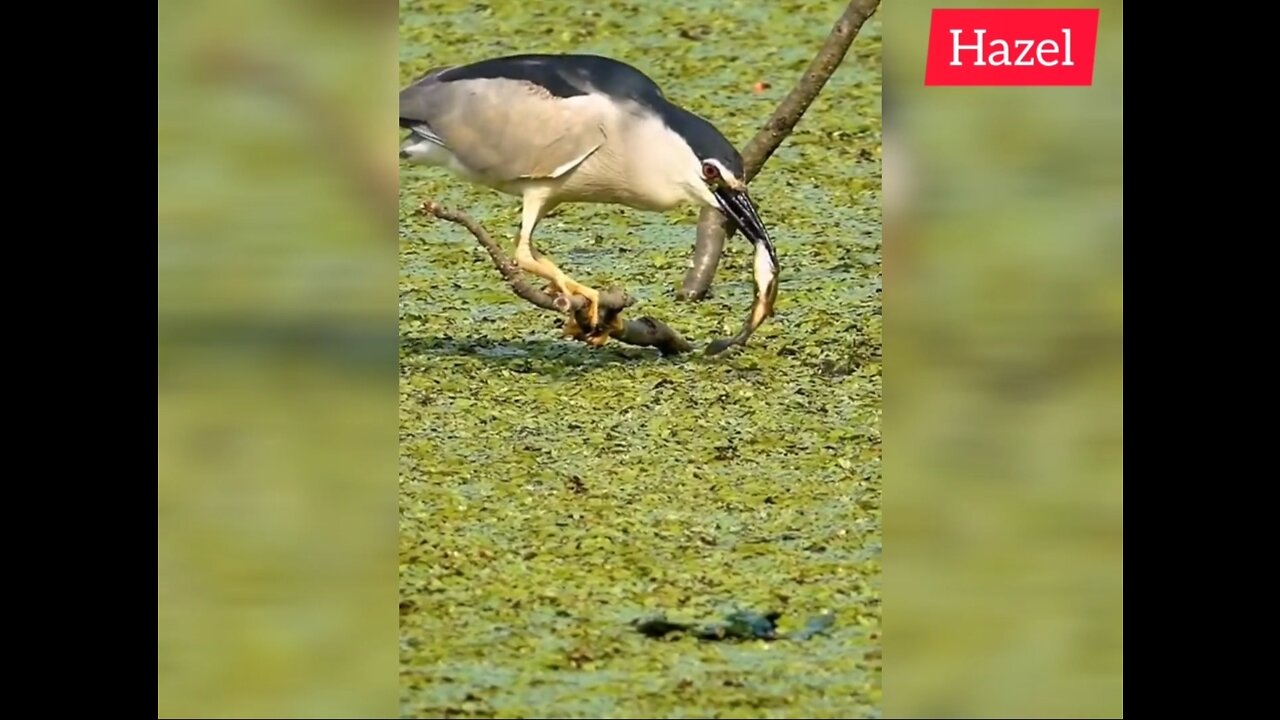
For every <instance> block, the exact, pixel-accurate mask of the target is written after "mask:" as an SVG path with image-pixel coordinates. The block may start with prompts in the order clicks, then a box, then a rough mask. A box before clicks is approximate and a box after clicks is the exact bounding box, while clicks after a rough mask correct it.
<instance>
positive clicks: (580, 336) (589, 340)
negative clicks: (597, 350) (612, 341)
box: [561, 313, 626, 347]
mask: <svg viewBox="0 0 1280 720" xmlns="http://www.w3.org/2000/svg"><path fill="white" fill-rule="evenodd" d="M625 327H626V323H624V322H623V320H622V318H621V317H620V316H619V315H618V314H616V313H615V314H614V315H613V317H611V318H610V320H609V323H608V325H607V326H606V327H603V328H599V329H597V330H595V331H588V330H587V329H585V328H583V327H582V326H581V325H579V324H578V320H577V318H576V317H575V316H573V315H569V317H567V318H565V322H564V328H563V329H562V330H561V332H562V334H563V335H564V336H565V337H567V338H571V339H573V340H581V341H582V342H585V343H586V344H588V345H590V346H591V347H601V346H603V345H604V344H605V343H607V342H609V338H611V337H615V336H617V335H621V334H622V331H623V329H624V328H625Z"/></svg>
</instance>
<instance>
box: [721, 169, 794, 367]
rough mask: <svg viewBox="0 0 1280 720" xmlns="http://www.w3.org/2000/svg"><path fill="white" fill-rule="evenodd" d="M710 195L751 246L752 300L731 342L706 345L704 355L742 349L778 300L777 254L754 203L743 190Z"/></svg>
mask: <svg viewBox="0 0 1280 720" xmlns="http://www.w3.org/2000/svg"><path fill="white" fill-rule="evenodd" d="M714 192H715V196H716V200H717V201H718V202H719V203H720V210H721V211H722V212H723V213H724V214H725V215H727V216H728V217H729V219H730V220H732V221H733V223H734V224H735V225H737V226H738V230H739V231H741V232H742V235H743V236H744V237H746V238H747V240H750V241H751V244H752V245H754V246H755V249H756V253H755V268H754V275H755V281H756V297H755V300H754V301H753V302H752V303H751V312H750V313H749V314H748V315H747V320H746V323H744V324H743V326H742V330H740V331H739V332H738V334H737V335H734V336H733V337H731V338H724V339H721V340H716V341H715V342H713V343H711V344H710V345H708V346H707V350H706V352H707V354H708V355H716V354H719V353H722V352H724V351H725V350H727V349H729V348H730V347H731V346H733V345H746V344H747V339H748V338H750V337H751V335H752V333H754V332H755V331H756V328H759V327H760V325H761V324H762V323H764V321H765V320H766V319H767V318H769V317H771V316H772V315H773V307H774V304H775V303H776V302H777V300H778V253H777V252H776V251H775V250H774V249H773V241H772V240H770V239H769V231H768V230H766V229H765V227H764V222H763V221H762V220H761V219H760V213H759V212H758V211H757V210H756V206H755V203H753V202H751V198H750V196H748V195H747V192H746V190H731V189H729V188H727V187H721V188H717V189H716V190H715V191H714Z"/></svg>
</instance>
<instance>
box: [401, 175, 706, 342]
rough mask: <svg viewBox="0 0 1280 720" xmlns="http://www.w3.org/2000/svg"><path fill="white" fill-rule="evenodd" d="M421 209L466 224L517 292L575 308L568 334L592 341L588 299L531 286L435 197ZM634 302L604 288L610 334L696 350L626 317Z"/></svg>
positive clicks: (603, 317)
mask: <svg viewBox="0 0 1280 720" xmlns="http://www.w3.org/2000/svg"><path fill="white" fill-rule="evenodd" d="M419 212H421V213H423V214H428V215H433V216H435V217H438V218H440V219H441V220H448V221H449V222H453V223H457V224H459V225H461V226H463V227H465V228H466V229H467V230H468V231H469V232H470V233H471V234H472V235H474V236H475V238H476V240H478V241H479V242H480V245H481V246H482V247H484V249H485V251H487V252H488V253H489V257H490V258H491V259H492V260H493V264H494V266H495V267H496V268H498V272H500V273H502V277H503V279H505V280H506V281H507V283H508V284H510V285H511V289H512V291H513V292H515V294H516V295H518V296H520V297H521V298H524V299H525V300H527V301H529V302H530V303H533V304H534V305H537V306H538V307H540V308H542V309H544V310H551V311H553V312H557V313H566V314H567V313H568V312H569V310H570V309H572V311H573V314H572V315H571V316H570V317H569V318H568V320H567V322H566V323H565V333H564V334H565V335H566V336H567V337H570V338H573V339H574V340H582V341H587V340H588V336H587V333H586V332H585V331H584V330H583V328H585V327H586V326H587V325H588V320H587V317H586V300H585V299H584V298H582V297H581V296H578V295H573V296H570V297H567V298H566V297H565V296H563V295H551V294H549V293H547V292H545V291H544V290H540V289H539V288H537V287H534V286H533V285H531V284H530V283H529V281H528V280H526V279H525V278H524V275H523V274H522V273H521V272H520V268H519V267H518V266H517V265H516V264H515V263H513V262H512V261H511V259H510V258H508V257H507V255H506V253H504V252H503V251H502V248H500V247H498V244H497V243H495V242H494V241H493V238H492V237H490V236H489V233H487V232H486V231H485V229H484V228H483V227H481V226H480V224H479V223H477V222H476V221H475V220H473V219H471V217H469V216H468V215H467V214H466V213H463V212H460V211H457V210H450V209H447V208H444V207H442V206H441V205H439V204H438V203H435V202H433V201H431V200H426V201H424V202H423V203H422V206H421V208H420V209H419ZM634 303H635V299H634V298H632V297H631V296H630V295H628V294H627V293H626V291H624V290H622V289H620V288H609V289H607V290H602V291H600V308H599V309H600V322H601V324H602V325H604V326H605V327H608V328H609V336H610V337H612V338H614V339H616V340H618V341H620V342H624V343H626V344H628V345H636V346H638V347H652V348H657V349H658V350H659V351H661V352H662V354H663V355H678V354H680V353H686V352H689V351H691V350H693V345H692V344H691V343H690V342H689V341H688V340H685V339H684V337H683V336H681V335H680V333H678V332H676V331H675V330H673V329H671V328H670V327H669V326H667V324H666V323H664V322H662V321H661V320H655V319H653V318H649V317H641V318H638V319H634V320H630V319H628V320H624V319H623V318H622V311H623V310H625V309H627V308H629V307H631V305H633V304H634Z"/></svg>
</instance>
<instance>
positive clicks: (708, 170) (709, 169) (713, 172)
mask: <svg viewBox="0 0 1280 720" xmlns="http://www.w3.org/2000/svg"><path fill="white" fill-rule="evenodd" d="M719 176H720V171H719V170H717V169H716V166H715V165H713V164H711V163H702V177H704V178H706V179H708V180H715V179H716V178H717V177H719Z"/></svg>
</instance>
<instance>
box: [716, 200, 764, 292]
mask: <svg viewBox="0 0 1280 720" xmlns="http://www.w3.org/2000/svg"><path fill="white" fill-rule="evenodd" d="M714 192H715V196H716V200H718V201H719V202H720V210H721V212H723V213H724V214H725V215H728V216H729V219H730V220H732V221H733V223H734V224H735V225H737V226H738V230H739V231H740V232H741V233H742V235H743V236H744V237H746V238H747V239H748V240H750V241H751V244H752V245H757V246H760V245H762V246H764V249H765V251H766V252H768V253H769V262H771V263H772V264H773V272H774V274H775V275H776V274H777V272H778V253H777V252H775V251H774V249H773V241H772V240H770V239H769V231H768V230H766V229H765V226H764V221H762V220H761V219H760V213H759V212H758V211H757V210H756V205H755V203H754V202H752V201H751V196H749V195H747V191H746V190H731V189H729V188H727V187H720V188H717V189H716V190H715V191H714Z"/></svg>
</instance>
